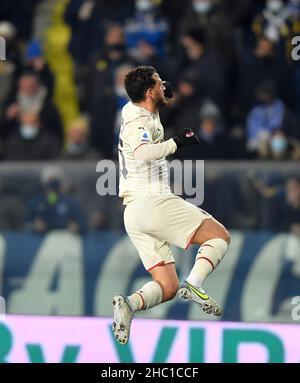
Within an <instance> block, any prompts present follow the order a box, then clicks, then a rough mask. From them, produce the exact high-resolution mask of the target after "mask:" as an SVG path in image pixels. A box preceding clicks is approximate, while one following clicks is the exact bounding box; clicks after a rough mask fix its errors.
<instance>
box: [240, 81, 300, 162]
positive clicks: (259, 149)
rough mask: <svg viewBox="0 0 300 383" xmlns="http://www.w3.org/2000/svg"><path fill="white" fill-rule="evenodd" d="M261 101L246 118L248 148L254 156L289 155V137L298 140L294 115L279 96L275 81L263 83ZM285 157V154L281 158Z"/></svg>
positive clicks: (259, 89) (258, 98) (260, 87)
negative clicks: (273, 82)
mask: <svg viewBox="0 0 300 383" xmlns="http://www.w3.org/2000/svg"><path fill="white" fill-rule="evenodd" d="M257 101H258V105H257V106H255V107H254V108H253V109H252V110H251V111H250V113H249V115H248V119H247V149H248V151H249V153H250V154H251V155H253V156H258V157H260V158H268V157H270V155H271V156H272V157H273V158H274V159H284V158H286V157H287V153H288V152H287V146H288V143H287V140H289V139H290V138H293V139H294V140H296V141H297V135H298V134H299V133H298V127H297V122H296V120H295V116H294V115H293V114H292V113H291V112H290V111H289V110H288V108H287V107H286V105H285V104H284V103H283V101H282V100H281V99H280V98H278V96H277V93H276V89H275V88H274V85H273V84H272V83H268V82H267V83H263V84H261V85H260V86H259V87H258V89H257ZM281 157H282V158H281Z"/></svg>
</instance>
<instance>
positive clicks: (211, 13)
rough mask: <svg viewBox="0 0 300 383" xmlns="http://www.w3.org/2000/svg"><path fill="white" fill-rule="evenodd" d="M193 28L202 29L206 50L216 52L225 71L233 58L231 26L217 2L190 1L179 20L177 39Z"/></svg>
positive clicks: (212, 0)
mask: <svg viewBox="0 0 300 383" xmlns="http://www.w3.org/2000/svg"><path fill="white" fill-rule="evenodd" d="M193 28H202V29H203V31H204V41H205V45H206V47H207V49H208V50H212V51H214V52H216V53H217V54H218V55H219V57H220V60H221V61H222V62H223V64H225V67H226V69H228V67H229V66H230V65H231V63H232V60H233V56H234V46H233V26H232V24H231V20H230V18H228V17H227V15H225V14H224V13H223V12H221V10H220V5H219V2H218V1H217V0H191V1H189V2H187V7H186V11H185V13H184V14H183V16H182V18H181V23H180V26H179V37H180V36H182V35H183V34H185V33H186V32H187V31H188V30H190V29H193Z"/></svg>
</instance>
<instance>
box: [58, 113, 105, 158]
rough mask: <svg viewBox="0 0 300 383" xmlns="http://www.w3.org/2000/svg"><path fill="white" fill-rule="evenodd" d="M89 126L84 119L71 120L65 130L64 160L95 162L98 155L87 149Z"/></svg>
mask: <svg viewBox="0 0 300 383" xmlns="http://www.w3.org/2000/svg"><path fill="white" fill-rule="evenodd" d="M89 134H90V132H89V125H88V121H87V119H85V118H84V117H81V118H78V119H76V120H73V121H72V122H71V123H70V125H69V126H68V128H67V134H66V136H67V137H66V146H65V147H66V148H65V153H64V155H63V158H64V159H72V160H95V159H97V158H98V154H97V153H96V152H95V151H94V150H92V149H90V147H89Z"/></svg>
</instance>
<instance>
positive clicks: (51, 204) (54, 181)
mask: <svg viewBox="0 0 300 383" xmlns="http://www.w3.org/2000/svg"><path fill="white" fill-rule="evenodd" d="M62 177H63V175H62V173H61V172H60V171H58V169H57V171H56V170H55V169H52V168H51V169H50V168H49V167H47V168H45V169H44V171H43V172H42V174H41V185H42V189H43V190H42V192H41V193H38V194H37V195H36V196H34V197H33V198H32V200H31V201H30V202H29V204H28V210H27V219H26V226H27V227H28V228H29V229H31V230H33V231H35V232H37V233H41V234H43V233H46V232H48V231H50V230H55V229H56V230H57V229H61V230H63V229H65V230H69V231H71V232H72V233H74V234H76V233H80V232H83V231H84V229H85V223H84V217H83V213H82V211H81V207H80V206H79V204H78V203H77V202H76V201H75V200H74V199H73V198H72V197H71V196H69V195H67V194H65V193H63V192H62Z"/></svg>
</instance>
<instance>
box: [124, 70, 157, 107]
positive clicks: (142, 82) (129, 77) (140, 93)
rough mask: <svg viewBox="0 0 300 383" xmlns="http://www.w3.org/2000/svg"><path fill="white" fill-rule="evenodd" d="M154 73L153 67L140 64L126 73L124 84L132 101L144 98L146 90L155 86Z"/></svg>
mask: <svg viewBox="0 0 300 383" xmlns="http://www.w3.org/2000/svg"><path fill="white" fill-rule="evenodd" d="M154 73H156V69H155V68H154V67H152V66H144V65H141V66H138V67H136V68H134V69H132V70H131V71H130V72H128V73H127V74H126V76H125V82H124V86H125V89H126V92H127V94H128V96H129V98H130V99H131V101H132V102H141V101H144V100H145V97H146V96H145V94H146V91H147V90H148V89H150V88H153V87H154V86H155V80H154V79H153V77H152V76H153V74H154Z"/></svg>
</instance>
